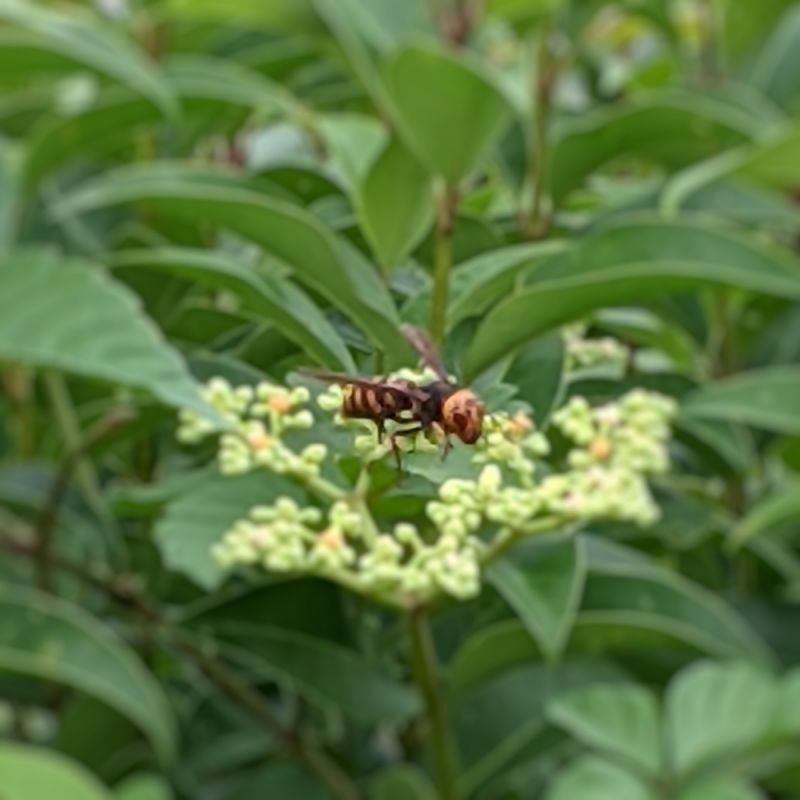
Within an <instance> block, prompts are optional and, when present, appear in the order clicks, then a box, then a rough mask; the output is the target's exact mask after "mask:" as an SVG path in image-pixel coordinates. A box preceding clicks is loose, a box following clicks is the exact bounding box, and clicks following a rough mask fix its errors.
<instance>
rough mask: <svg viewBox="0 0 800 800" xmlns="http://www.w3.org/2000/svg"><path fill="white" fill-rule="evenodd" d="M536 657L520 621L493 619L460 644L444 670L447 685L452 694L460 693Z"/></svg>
mask: <svg viewBox="0 0 800 800" xmlns="http://www.w3.org/2000/svg"><path fill="white" fill-rule="evenodd" d="M538 657H539V648H538V647H537V646H536V643H535V642H534V641H533V640H532V639H531V635H530V633H529V632H528V629H527V628H526V627H525V626H524V625H523V624H522V623H521V622H518V621H517V620H504V621H502V622H496V623H494V624H492V625H487V626H485V627H483V628H481V629H480V630H478V631H476V632H475V633H473V634H472V635H471V636H470V637H469V638H468V639H467V640H466V641H465V642H464V643H463V644H462V645H461V647H460V648H459V649H458V651H457V652H456V654H455V656H454V657H453V659H452V661H451V662H450V665H449V668H448V671H447V681H448V686H449V687H450V690H451V692H452V693H453V694H455V695H458V694H464V693H466V692H469V691H471V690H474V689H475V688H477V687H478V686H480V685H481V684H483V683H486V682H487V681H490V680H492V679H493V678H495V677H496V676H498V675H500V674H501V673H503V672H505V671H506V670H508V669H511V668H513V667H515V666H518V665H520V664H527V663H531V662H532V661H535V660H536V659H537V658H538Z"/></svg>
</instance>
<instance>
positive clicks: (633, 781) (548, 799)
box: [545, 756, 656, 800]
mask: <svg viewBox="0 0 800 800" xmlns="http://www.w3.org/2000/svg"><path fill="white" fill-rule="evenodd" d="M577 798H580V800H611V798H613V800H656V799H655V795H653V794H651V793H650V790H649V789H648V788H647V787H646V786H645V785H644V784H643V783H642V782H641V781H640V780H639V779H638V778H636V777H634V776H633V775H632V774H631V773H630V772H627V771H625V770H624V769H622V767H618V766H617V765H616V764H614V763H613V762H611V761H604V760H603V759H601V758H597V757H596V756H583V757H582V758H579V759H578V760H577V761H574V762H573V763H572V764H571V765H570V766H569V767H567V768H566V769H564V770H562V771H561V772H560V773H558V775H556V777H555V778H554V779H553V781H552V782H551V785H550V787H549V789H548V791H547V793H546V794H545V800H577Z"/></svg>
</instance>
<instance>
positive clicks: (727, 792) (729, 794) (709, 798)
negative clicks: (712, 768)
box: [678, 775, 764, 800]
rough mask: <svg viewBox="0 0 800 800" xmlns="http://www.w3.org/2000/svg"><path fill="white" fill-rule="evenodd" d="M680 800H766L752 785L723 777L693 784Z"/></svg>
mask: <svg viewBox="0 0 800 800" xmlns="http://www.w3.org/2000/svg"><path fill="white" fill-rule="evenodd" d="M678 800H764V795H763V794H762V793H761V792H760V791H759V790H758V789H757V788H756V787H755V786H753V785H752V784H751V783H747V782H746V781H743V780H741V779H740V778H733V777H729V776H726V775H722V776H718V777H714V778H706V779H705V780H701V781H698V782H697V783H692V784H691V785H690V786H688V787H687V788H686V789H684V790H683V791H682V792H681V793H680V794H679V795H678Z"/></svg>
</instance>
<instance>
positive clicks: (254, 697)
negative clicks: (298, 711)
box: [183, 643, 361, 800]
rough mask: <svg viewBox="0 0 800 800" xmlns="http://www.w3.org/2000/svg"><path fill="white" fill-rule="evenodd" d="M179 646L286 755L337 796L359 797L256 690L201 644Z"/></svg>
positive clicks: (349, 799)
mask: <svg viewBox="0 0 800 800" xmlns="http://www.w3.org/2000/svg"><path fill="white" fill-rule="evenodd" d="M183 649H184V650H185V651H186V652H187V653H188V654H189V655H190V656H191V657H192V658H193V659H194V660H195V662H196V663H197V665H198V666H199V667H200V669H201V670H202V671H203V673H204V674H205V675H206V677H207V678H208V679H209V680H210V681H211V682H212V683H214V684H215V685H216V686H217V688H218V689H220V691H222V692H223V694H225V695H227V696H228V697H229V698H230V699H231V700H233V701H234V702H235V703H236V704H237V705H239V706H240V708H242V709H243V710H244V711H247V712H248V713H249V714H250V715H251V716H252V717H253V718H254V719H255V720H256V721H257V722H259V723H260V724H261V726H262V728H263V729H264V730H265V731H266V733H267V735H268V736H269V737H270V738H274V739H275V740H277V741H278V742H280V743H281V745H282V746H283V748H284V749H285V750H286V751H287V753H289V754H290V755H292V756H294V757H295V758H297V759H298V760H299V761H301V762H302V763H304V764H305V765H306V766H307V767H308V768H309V770H311V772H313V773H314V774H315V775H316V776H317V777H318V778H319V779H320V781H321V782H322V783H323V784H324V785H325V786H326V787H327V788H328V790H329V791H330V793H331V795H332V796H333V797H335V798H337V800H359V798H360V797H361V793H360V792H359V790H358V787H357V786H356V785H355V783H354V782H353V781H352V780H351V779H350V778H349V777H348V775H347V774H346V773H345V772H344V771H343V770H342V769H341V767H340V766H339V765H338V764H337V763H336V762H335V761H334V760H333V759H331V758H330V756H328V754H327V753H325V752H324V751H323V750H321V749H319V748H318V747H317V746H316V745H314V744H312V743H311V742H309V741H308V740H307V739H305V738H304V737H303V736H301V735H300V734H299V733H298V732H297V731H293V730H291V729H286V728H284V727H283V726H282V725H281V724H280V722H278V720H277V719H275V717H273V716H272V714H271V713H270V711H269V707H268V706H267V704H266V702H265V699H264V698H263V697H262V696H261V694H259V692H257V691H255V690H254V689H252V688H251V687H250V686H249V685H248V684H246V683H244V682H243V681H242V680H240V678H239V676H238V675H237V674H236V673H235V672H234V671H233V670H230V669H228V667H227V666H226V665H225V664H223V663H222V662H221V661H219V660H217V659H216V658H214V657H213V656H211V655H209V654H208V653H206V652H205V651H204V650H203V649H202V648H201V647H197V646H195V645H193V644H188V643H184V644H183Z"/></svg>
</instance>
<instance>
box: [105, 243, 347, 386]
mask: <svg viewBox="0 0 800 800" xmlns="http://www.w3.org/2000/svg"><path fill="white" fill-rule="evenodd" d="M109 266H111V267H115V268H123V269H152V270H157V271H160V272H166V273H168V274H170V275H177V276H179V277H182V278H188V279H189V280H191V281H193V282H195V283H198V284H202V285H205V286H209V287H211V288H214V289H226V290H228V291H230V292H233V293H235V294H236V295H237V296H238V297H239V298H240V299H241V301H242V304H243V306H244V308H246V309H248V310H250V311H252V312H254V313H255V314H257V315H258V317H257V318H258V319H259V321H262V322H269V323H271V324H273V325H276V326H278V328H279V329H280V331H281V333H283V334H285V335H286V337H287V338H288V339H291V340H292V341H294V342H295V343H297V344H298V345H299V346H300V347H302V348H303V349H304V351H305V352H306V353H308V354H309V355H310V356H312V357H313V358H314V359H315V360H317V361H318V362H319V363H320V364H323V365H325V366H328V367H333V368H336V369H342V370H344V371H346V372H355V371H356V368H355V365H354V364H353V360H352V358H351V357H350V353H349V351H348V350H347V347H346V346H345V344H344V342H343V341H342V339H341V337H340V336H339V334H338V333H337V332H336V329H335V328H334V327H333V326H332V325H331V324H330V323H329V322H328V320H327V319H326V318H325V315H324V314H323V313H322V312H321V311H320V310H319V309H318V308H317V307H316V306H315V305H314V303H313V302H312V301H311V300H310V299H309V298H308V297H307V296H306V295H305V294H304V293H303V292H302V291H300V290H299V289H297V288H296V287H295V286H293V285H292V284H291V283H289V282H288V281H286V280H282V279H281V278H278V277H276V276H274V275H270V274H267V273H265V272H260V273H259V272H256V271H255V270H253V269H248V268H246V267H243V266H240V262H239V261H238V260H234V259H233V258H231V257H230V256H225V255H220V254H216V253H213V252H209V251H206V250H193V249H191V248H188V247H184V248H182V247H151V248H148V249H146V250H126V251H122V252H118V253H114V255H113V256H112V257H111V259H110V260H109Z"/></svg>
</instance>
